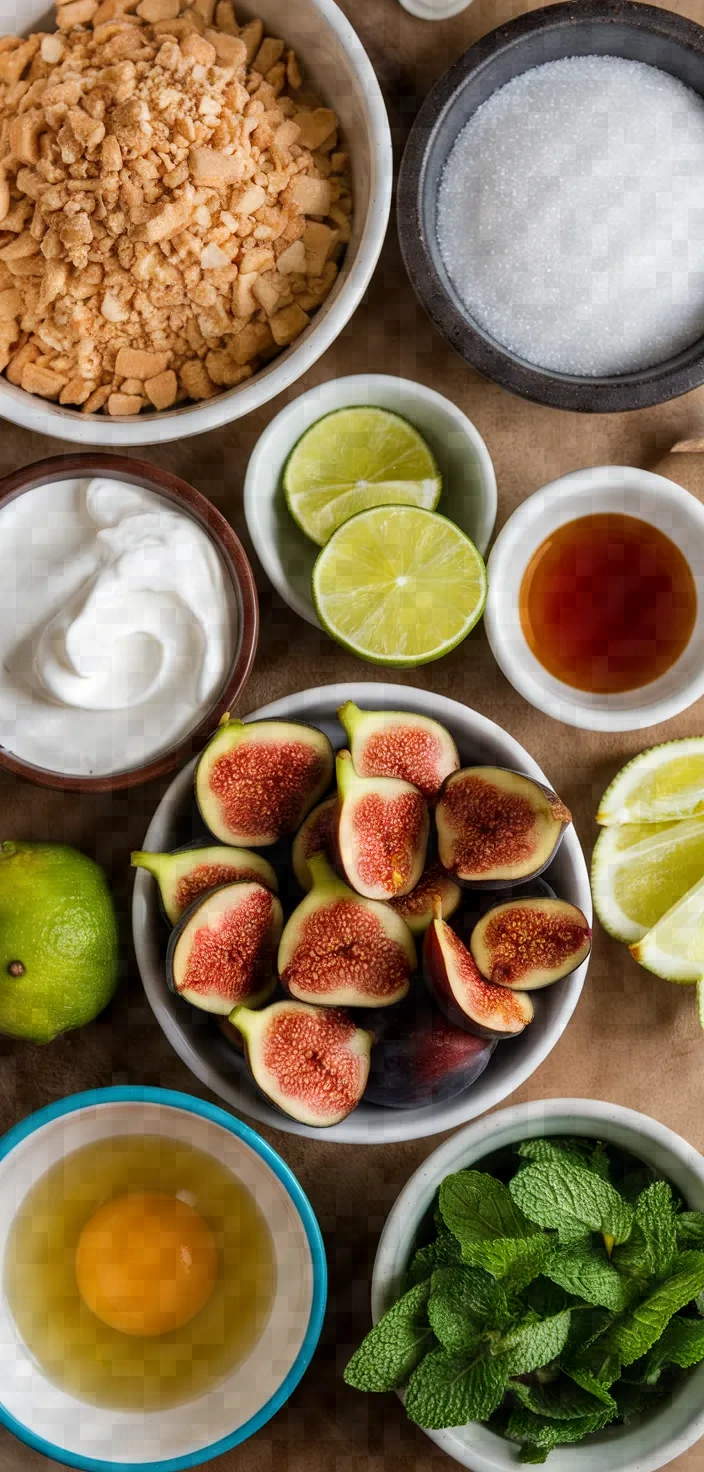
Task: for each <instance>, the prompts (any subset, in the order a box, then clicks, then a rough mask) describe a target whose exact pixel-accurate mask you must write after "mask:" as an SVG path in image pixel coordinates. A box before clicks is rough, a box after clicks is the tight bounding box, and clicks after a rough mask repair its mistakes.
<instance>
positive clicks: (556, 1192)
mask: <svg viewBox="0 0 704 1472" xmlns="http://www.w3.org/2000/svg"><path fill="white" fill-rule="evenodd" d="M509 1190H510V1192H511V1195H512V1197H513V1200H514V1201H515V1202H516V1205H517V1206H518V1207H519V1208H520V1210H521V1211H522V1212H523V1213H524V1215H525V1216H526V1217H528V1218H529V1220H530V1221H533V1222H537V1224H538V1225H539V1226H541V1227H550V1228H552V1229H554V1230H555V1231H557V1232H558V1233H559V1235H560V1238H561V1240H562V1241H565V1242H574V1241H577V1240H579V1238H580V1237H583V1236H584V1235H585V1234H586V1233H588V1232H601V1233H603V1234H604V1235H605V1236H609V1237H612V1238H613V1240H614V1241H615V1242H624V1241H625V1240H626V1238H627V1237H628V1235H629V1233H630V1230H631V1226H632V1223H633V1210H632V1208H631V1207H630V1206H629V1205H628V1203H627V1202H626V1201H624V1200H623V1197H622V1196H619V1193H618V1191H615V1190H614V1188H613V1186H610V1185H609V1183H608V1181H604V1180H602V1179H601V1177H600V1176H598V1175H596V1174H595V1172H594V1171H591V1170H586V1169H585V1168H584V1166H580V1165H574V1164H573V1163H572V1161H569V1160H564V1159H554V1160H551V1161H550V1162H548V1161H536V1162H534V1163H533V1164H532V1165H527V1166H524V1168H523V1169H522V1170H519V1172H518V1174H517V1175H515V1176H514V1177H513V1180H512V1181H511V1183H510V1187H509Z"/></svg>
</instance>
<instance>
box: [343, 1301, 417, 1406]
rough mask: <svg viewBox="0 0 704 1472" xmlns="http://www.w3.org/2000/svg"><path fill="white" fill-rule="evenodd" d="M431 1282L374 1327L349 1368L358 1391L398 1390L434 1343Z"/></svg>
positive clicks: (348, 1374) (347, 1374) (350, 1380)
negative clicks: (431, 1316) (431, 1320)
mask: <svg viewBox="0 0 704 1472" xmlns="http://www.w3.org/2000/svg"><path fill="white" fill-rule="evenodd" d="M429 1297H430V1282H426V1283H418V1284H416V1286H415V1288H411V1290H410V1292H409V1293H404V1295H403V1298H399V1300H398V1302H397V1303H395V1304H394V1305H393V1307H392V1308H390V1309H389V1310H388V1311H387V1313H385V1314H384V1315H383V1317H382V1318H380V1319H379V1322H378V1324H375V1325H374V1328H373V1329H370V1331H369V1333H368V1334H367V1337H366V1339H363V1340H362V1343H361V1344H360V1346H359V1349H358V1350H357V1351H356V1352H355V1354H353V1356H352V1358H351V1360H350V1361H349V1364H348V1365H347V1368H346V1370H345V1380H346V1382H347V1384H348V1385H352V1386H353V1387H354V1389H355V1390H397V1389H398V1387H399V1385H403V1384H404V1382H405V1381H406V1380H407V1379H408V1376H409V1375H410V1373H411V1371H412V1370H413V1369H415V1367H416V1365H417V1364H418V1362H419V1360H420V1359H422V1357H423V1355H424V1354H426V1352H427V1351H428V1350H429V1349H430V1348H431V1346H432V1345H433V1344H434V1342H435V1340H434V1336H433V1331H432V1329H431V1327H430V1324H429V1322H428V1299H429Z"/></svg>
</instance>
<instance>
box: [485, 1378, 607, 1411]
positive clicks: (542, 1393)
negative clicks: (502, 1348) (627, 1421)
mask: <svg viewBox="0 0 704 1472" xmlns="http://www.w3.org/2000/svg"><path fill="white" fill-rule="evenodd" d="M509 1389H510V1390H512V1391H513V1394H514V1395H515V1396H516V1399H517V1400H518V1401H520V1403H521V1405H522V1406H525V1408H526V1410H528V1411H533V1412H534V1414H535V1415H536V1416H547V1417H549V1418H550V1419H551V1420H553V1421H570V1420H572V1419H573V1418H574V1417H575V1416H592V1415H594V1414H595V1413H596V1412H598V1411H599V1408H600V1404H601V1405H606V1406H608V1408H609V1409H610V1410H614V1411H615V1410H616V1402H615V1400H613V1398H612V1397H611V1396H610V1395H609V1394H608V1392H604V1391H602V1392H601V1395H600V1396H599V1397H598V1401H597V1400H595V1398H594V1396H593V1394H590V1392H589V1391H586V1390H584V1389H582V1387H581V1386H580V1385H577V1384H576V1383H575V1382H574V1381H573V1380H568V1379H566V1377H565V1376H564V1375H561V1376H560V1378H559V1379H558V1380H553V1381H552V1382H551V1384H549V1385H537V1384H536V1385H534V1384H529V1383H527V1382H525V1381H522V1380H509ZM604 1397H605V1399H604Z"/></svg>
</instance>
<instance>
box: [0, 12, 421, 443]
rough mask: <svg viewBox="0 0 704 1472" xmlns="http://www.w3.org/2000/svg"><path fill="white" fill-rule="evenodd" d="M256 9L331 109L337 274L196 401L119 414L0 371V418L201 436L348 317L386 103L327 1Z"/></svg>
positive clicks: (143, 438)
mask: <svg viewBox="0 0 704 1472" xmlns="http://www.w3.org/2000/svg"><path fill="white" fill-rule="evenodd" d="M48 13H49V5H48V4H47V0H22V3H21V5H18V3H17V0H1V3H0V27H1V28H2V31H3V32H8V33H10V34H12V33H13V32H16V31H17V29H18V28H21V29H23V30H25V31H27V32H29V31H32V30H36V29H39V28H40V26H44V28H47V29H53V26H54V21H53V19H49V18H48ZM248 14H254V15H258V16H261V17H262V19H263V20H264V23H265V26H266V29H267V31H268V32H269V33H270V34H273V35H275V36H276V35H281V36H284V37H285V38H286V40H287V41H288V43H289V45H291V46H292V47H293V48H294V49H295V51H296V52H297V54H298V55H299V56H300V58H301V61H302V63H303V65H304V68H305V74H306V80H307V83H308V84H309V85H310V86H311V87H313V88H316V89H317V90H319V92H320V94H321V96H323V97H324V98H329V99H330V102H331V105H332V106H333V107H334V108H335V110H336V111H337V114H338V116H339V118H340V124H341V127H342V130H343V132H344V135H345V140H346V144H347V146H348V147H349V153H350V159H351V163H352V177H353V189H354V196H355V213H354V220H353V229H352V238H351V240H350V242H349V245H348V246H347V250H346V253H345V257H344V262H343V264H342V268H341V270H340V274H339V277H338V279H337V281H336V283H335V286H334V287H333V290H332V292H331V293H330V296H329V297H328V299H327V301H326V302H324V303H323V305H322V307H321V308H320V310H319V311H318V312H316V313H315V315H314V317H313V318H312V320H311V323H310V326H309V327H307V328H306V330H305V332H304V333H303V334H302V336H301V337H300V338H299V339H298V340H297V341H296V342H295V343H293V344H292V345H291V347H289V348H287V350H286V351H285V352H284V353H281V354H280V355H279V357H277V358H275V359H274V360H273V361H272V363H271V364H269V365H268V367H266V368H263V369H262V370H261V371H260V372H259V373H256V374H255V375H254V377H253V378H251V379H249V380H248V381H246V382H245V383H243V384H241V385H239V387H237V388H233V389H229V390H228V391H226V392H225V393H222V394H218V395H217V397H216V398H214V399H209V400H207V401H205V402H203V403H198V404H188V405H185V406H183V407H181V408H179V409H172V410H169V411H167V412H166V413H163V414H158V413H144V414H139V415H136V416H131V417H129V418H124V419H111V418H110V417H109V416H108V415H96V414H91V415H87V414H81V413H80V411H78V410H75V409H69V408H64V407H62V406H61V405H60V404H52V403H50V402H49V401H48V400H46V399H40V398H36V397H35V396H33V395H32V394H28V393H25V392H24V390H23V389H21V388H15V387H13V385H12V384H10V383H8V382H7V380H6V379H5V378H3V377H2V376H0V416H1V417H2V418H3V419H9V420H11V421H12V422H13V423H15V424H21V425H22V426H23V427H24V428H25V429H34V430H38V431H39V432H40V433H42V434H47V435H53V436H55V437H56V438H57V439H62V440H71V441H74V442H75V443H77V444H82V445H95V446H100V447H102V448H103V449H108V448H109V449H122V448H124V447H125V446H127V445H154V444H165V443H166V442H167V441H169V440H180V439H186V438H187V437H188V436H189V435H195V434H203V433H205V432H206V431H207V430H211V429H216V428H217V427H218V426H219V425H222V424H228V423H230V421H231V420H234V419H240V418H242V416H243V415H244V414H251V413H252V411H253V410H254V409H258V408H260V407H261V405H262V404H266V403H268V401H269V399H273V398H275V397H276V395H277V394H280V393H282V392H283V391H284V389H287V388H290V386H291V384H292V383H295V382H296V379H298V378H300V377H301V375H302V374H303V373H306V372H307V370H308V369H309V368H310V367H311V365H312V364H313V363H315V362H316V361H317V359H318V358H319V357H321V355H322V354H323V353H324V352H325V351H326V349H327V348H329V347H330V345H331V343H333V342H334V341H335V338H336V337H337V336H338V335H339V333H340V332H341V331H342V329H343V327H345V325H346V323H347V322H349V319H350V317H351V316H352V314H353V312H354V311H355V309H356V308H357V307H358V306H359V303H360V301H361V299H362V297H363V295H364V292H365V291H366V289H367V286H368V285H369V281H370V280H371V277H372V274H373V271H374V267H375V266H376V263H377V260H378V258H379V252H380V251H381V247H382V245H383V243H384V236H385V234H386V227H387V224H388V219H389V209H390V206H391V178H392V166H393V159H392V150H391V134H390V131H389V123H388V118H387V116H386V108H385V106H384V101H383V98H382V95H381V92H380V90H379V84H378V82H377V80H376V77H375V75H374V70H373V68H372V65H371V62H370V61H369V58H368V56H367V54H366V52H365V50H364V47H363V46H362V43H361V41H360V40H359V37H358V36H357V34H356V32H355V31H354V30H353V28H352V26H351V25H350V23H349V21H348V20H347V19H346V17H345V16H344V15H343V13H342V11H341V10H340V9H339V8H338V6H337V5H336V4H335V3H334V0H296V4H295V5H291V4H290V3H289V0H261V3H260V0H243V3H242V4H241V5H240V7H239V10H238V16H239V17H240V19H244V18H246V16H247V15H248Z"/></svg>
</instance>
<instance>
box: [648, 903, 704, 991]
mask: <svg viewBox="0 0 704 1472" xmlns="http://www.w3.org/2000/svg"><path fill="white" fill-rule="evenodd" d="M631 951H632V953H633V955H634V956H635V958H636V961H639V962H640V964H641V966H645V967H646V968H647V970H648V971H654V972H655V975H656V976H664V978H665V980H666V981H677V982H680V983H682V984H684V985H687V984H689V985H690V986H695V985H696V983H697V982H701V981H702V980H704V879H700V881H699V883H698V884H695V885H694V888H693V889H690V890H688V891H687V893H686V894H685V895H684V896H683V898H682V899H681V900H678V902H677V904H676V905H673V906H672V908H671V909H669V910H667V911H666V912H665V914H664V915H662V916H661V917H660V919H659V920H658V921H657V923H656V924H655V925H654V926H653V928H652V930H649V931H648V933H647V935H644V936H643V938H642V940H639V941H636V944H635V945H633V946H631Z"/></svg>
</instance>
